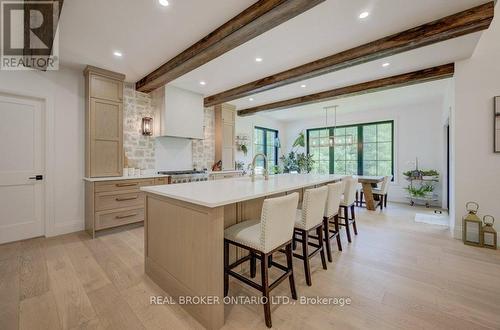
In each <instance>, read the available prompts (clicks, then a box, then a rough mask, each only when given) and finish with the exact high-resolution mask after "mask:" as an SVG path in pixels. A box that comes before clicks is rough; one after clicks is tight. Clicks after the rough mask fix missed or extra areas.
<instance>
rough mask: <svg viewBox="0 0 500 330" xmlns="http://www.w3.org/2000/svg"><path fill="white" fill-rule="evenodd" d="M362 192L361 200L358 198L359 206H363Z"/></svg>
mask: <svg viewBox="0 0 500 330" xmlns="http://www.w3.org/2000/svg"><path fill="white" fill-rule="evenodd" d="M363 195H364V194H363V192H361V198H360V201H359V206H363Z"/></svg>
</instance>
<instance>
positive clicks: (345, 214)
mask: <svg viewBox="0 0 500 330" xmlns="http://www.w3.org/2000/svg"><path fill="white" fill-rule="evenodd" d="M342 209H343V210H344V221H345V233H346V234H347V241H348V242H349V243H351V242H352V239H351V228H350V227H349V214H348V213H349V212H348V211H347V210H348V208H347V206H342Z"/></svg>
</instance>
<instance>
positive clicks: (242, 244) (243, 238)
mask: <svg viewBox="0 0 500 330" xmlns="http://www.w3.org/2000/svg"><path fill="white" fill-rule="evenodd" d="M298 202H299V194H298V193H293V194H290V195H287V196H284V197H277V198H270V199H266V200H264V204H263V206H262V215H261V219H260V220H250V221H244V222H240V223H238V224H236V225H234V226H231V227H229V228H227V229H226V230H225V231H224V296H227V294H228V292H229V275H231V276H232V277H234V278H236V279H238V280H240V281H242V282H243V283H245V284H248V285H250V286H251V287H253V288H255V289H257V290H259V291H260V292H262V296H263V297H265V298H266V299H265V302H264V315H265V319H266V325H267V327H268V328H271V327H272V321H271V304H270V300H269V293H270V291H271V290H273V289H274V288H276V287H277V286H278V285H279V284H280V283H281V282H283V281H284V280H285V279H287V278H288V280H289V283H290V291H291V292H292V298H293V299H295V300H297V291H296V288H295V280H294V277H293V265H292V236H293V227H294V222H295V216H296V210H297V205H298ZM230 244H232V245H235V246H237V247H239V248H242V249H245V250H248V251H249V252H250V254H249V255H247V256H245V257H243V258H241V259H240V260H237V261H236V262H234V263H232V264H231V265H230V264H229V245H230ZM282 248H285V254H286V260H287V266H283V265H281V264H278V263H276V262H274V261H271V262H270V265H271V266H275V267H276V268H278V269H280V270H282V271H284V272H285V273H284V274H283V275H281V276H280V277H279V278H278V279H277V280H276V281H274V282H273V283H272V284H269V277H268V267H269V266H270V265H269V264H268V262H269V261H268V260H269V259H268V258H269V257H270V256H272V254H273V253H274V252H276V251H278V250H280V249H282ZM255 259H259V260H260V264H261V277H262V279H261V280H262V282H261V284H258V283H256V282H254V281H252V280H250V279H248V278H246V277H244V276H243V275H241V274H238V273H236V272H234V271H232V269H233V268H235V267H236V266H238V265H241V264H242V263H244V262H245V261H250V269H251V270H250V272H251V277H252V278H253V277H255Z"/></svg>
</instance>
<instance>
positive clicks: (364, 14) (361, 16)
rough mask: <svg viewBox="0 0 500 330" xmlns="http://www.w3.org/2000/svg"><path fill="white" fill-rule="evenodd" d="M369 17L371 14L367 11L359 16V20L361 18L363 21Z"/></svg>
mask: <svg viewBox="0 0 500 330" xmlns="http://www.w3.org/2000/svg"><path fill="white" fill-rule="evenodd" d="M368 16H370V13H369V12H367V11H364V12H362V13H361V14H359V18H361V19H363V18H367V17H368Z"/></svg>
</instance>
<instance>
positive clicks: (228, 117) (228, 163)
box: [214, 103, 236, 171]
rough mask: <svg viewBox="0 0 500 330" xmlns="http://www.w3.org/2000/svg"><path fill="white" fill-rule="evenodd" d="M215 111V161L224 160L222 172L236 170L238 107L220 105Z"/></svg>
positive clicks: (225, 104)
mask: <svg viewBox="0 0 500 330" xmlns="http://www.w3.org/2000/svg"><path fill="white" fill-rule="evenodd" d="M214 110H215V161H216V162H218V161H219V160H222V170H223V171H227V170H234V168H235V165H234V160H235V148H234V140H235V135H236V134H235V116H236V107H235V106H233V105H231V104H227V103H224V104H220V105H216V106H215V107H214Z"/></svg>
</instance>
